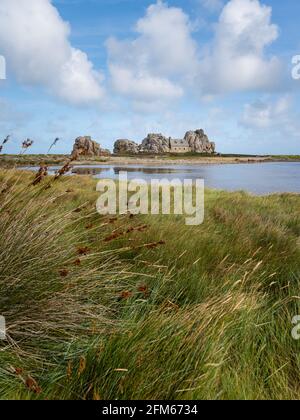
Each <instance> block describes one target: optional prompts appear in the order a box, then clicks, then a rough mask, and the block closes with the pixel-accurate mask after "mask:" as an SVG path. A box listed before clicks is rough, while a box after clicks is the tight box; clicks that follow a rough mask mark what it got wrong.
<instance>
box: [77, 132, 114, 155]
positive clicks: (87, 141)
mask: <svg viewBox="0 0 300 420" xmlns="http://www.w3.org/2000/svg"><path fill="white" fill-rule="evenodd" d="M72 154H73V155H77V156H78V155H80V156H106V155H108V154H110V152H109V151H108V150H104V149H102V148H101V146H100V144H98V143H97V142H96V141H94V140H92V138H91V137H89V136H85V137H78V138H77V139H76V140H75V143H74V147H73V152H72Z"/></svg>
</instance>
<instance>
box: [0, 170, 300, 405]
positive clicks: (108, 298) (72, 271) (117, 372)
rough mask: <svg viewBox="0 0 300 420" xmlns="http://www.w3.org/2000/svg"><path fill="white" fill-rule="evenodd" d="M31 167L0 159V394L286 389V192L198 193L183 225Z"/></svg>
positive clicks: (96, 395) (292, 281)
mask: <svg viewBox="0 0 300 420" xmlns="http://www.w3.org/2000/svg"><path fill="white" fill-rule="evenodd" d="M32 179H33V175H32V174H29V173H22V172H16V171H0V192H1V200H0V308H1V309H0V315H1V314H2V315H5V316H6V319H7V324H8V339H9V341H8V342H4V341H2V342H1V341H0V350H1V360H2V363H1V367H0V398H2V399H7V398H11V399H15V398H17V399H20V398H25V399H126V398H127V399H137V398H140V399H190V398H195V399H212V398H213V399H228V398H229V399H252V398H254V399H288V398H291V399H299V398H300V389H299V367H300V342H297V341H294V340H293V339H292V337H291V329H292V322H291V320H292V318H293V317H294V316H295V315H298V314H300V307H299V284H300V242H299V240H300V214H299V207H300V196H299V195H292V194H281V195H274V196H268V197H253V196H250V195H248V194H246V193H243V192H239V193H227V192H218V191H207V192H206V205H205V207H206V216H205V222H204V224H203V225H201V226H198V227H188V226H185V223H184V218H183V217H181V216H135V217H132V216H130V215H126V216H119V217H117V218H112V217H110V218H104V217H100V216H99V215H97V214H96V213H95V211H94V207H95V201H96V199H97V197H98V195H97V193H96V192H95V181H93V180H91V179H89V178H85V177H72V178H61V179H59V180H58V181H56V182H53V181H51V180H50V179H48V178H47V179H44V180H43V182H42V183H41V184H40V185H38V186H36V187H33V186H30V184H31V182H32ZM45 187H46V188H45Z"/></svg>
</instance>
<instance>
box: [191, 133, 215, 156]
mask: <svg viewBox="0 0 300 420" xmlns="http://www.w3.org/2000/svg"><path fill="white" fill-rule="evenodd" d="M184 140H185V141H186V142H187V143H188V144H189V146H190V148H191V152H193V153H211V154H213V153H215V152H216V145H215V143H213V142H210V141H209V139H208V137H207V135H206V134H205V133H204V131H203V130H196V131H188V132H187V133H186V135H185V136H184Z"/></svg>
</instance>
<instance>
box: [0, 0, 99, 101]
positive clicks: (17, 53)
mask: <svg viewBox="0 0 300 420" xmlns="http://www.w3.org/2000/svg"><path fill="white" fill-rule="evenodd" d="M69 34H70V27H69V25H68V24H67V23H66V22H64V21H63V20H62V18H61V16H60V15H59V13H58V11H57V9H56V8H55V7H54V6H53V5H52V3H51V0H1V2H0V50H1V52H2V54H3V55H4V56H5V58H6V61H7V64H8V69H9V71H12V72H14V74H15V76H16V78H17V80H18V81H19V82H21V83H24V84H27V85H39V86H42V87H46V89H47V91H48V92H49V93H51V94H53V95H56V96H58V97H60V98H61V99H63V100H66V101H68V102H70V103H72V104H86V103H89V102H92V101H96V100H99V99H100V98H101V97H102V95H103V90H102V86H101V81H102V76H101V74H100V73H98V72H96V71H95V70H94V68H93V64H92V63H91V62H90V61H89V60H88V57H87V55H86V54H85V53H84V52H83V51H80V50H78V49H76V48H73V47H72V45H71V44H70V41H69Z"/></svg>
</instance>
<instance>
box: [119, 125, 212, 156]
mask: <svg viewBox="0 0 300 420" xmlns="http://www.w3.org/2000/svg"><path fill="white" fill-rule="evenodd" d="M189 152H192V153H207V154H214V153H215V152H216V145H215V143H213V142H211V141H209V139H208V137H207V135H206V134H205V133H204V131H203V130H196V131H188V132H187V133H186V135H185V137H184V139H183V140H182V139H178V140H175V139H172V138H170V137H169V138H167V137H165V136H163V135H162V134H148V136H147V137H146V138H145V139H144V140H143V142H142V144H141V145H138V144H137V143H135V142H134V141H130V140H117V141H116V143H115V148H114V153H115V154H134V155H136V154H139V153H149V154H157V155H158V154H164V153H177V154H184V153H189Z"/></svg>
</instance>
